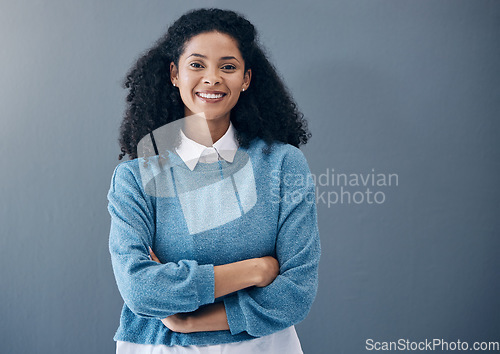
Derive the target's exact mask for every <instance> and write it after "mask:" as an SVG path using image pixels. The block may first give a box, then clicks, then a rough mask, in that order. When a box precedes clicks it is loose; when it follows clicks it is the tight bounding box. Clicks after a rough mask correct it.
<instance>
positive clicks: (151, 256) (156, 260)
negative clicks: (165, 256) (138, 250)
mask: <svg viewBox="0 0 500 354" xmlns="http://www.w3.org/2000/svg"><path fill="white" fill-rule="evenodd" d="M149 253H150V256H149V257H150V258H151V260H153V261H155V262H157V263H160V264H161V262H160V260H159V259H158V257H156V254H155V253H154V252H153V250H152V249H151V247H149Z"/></svg>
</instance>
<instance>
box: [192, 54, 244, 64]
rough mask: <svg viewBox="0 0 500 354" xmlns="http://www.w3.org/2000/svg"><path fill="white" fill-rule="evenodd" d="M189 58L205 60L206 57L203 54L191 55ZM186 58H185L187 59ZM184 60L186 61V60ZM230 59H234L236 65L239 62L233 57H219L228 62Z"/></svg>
mask: <svg viewBox="0 0 500 354" xmlns="http://www.w3.org/2000/svg"><path fill="white" fill-rule="evenodd" d="M189 57H199V58H203V59H207V57H206V55H203V54H198V53H193V54H191V55H190V56H189ZM189 57H187V58H189ZM187 58H186V59H187ZM230 59H234V60H236V61H237V62H238V63H239V62H240V61H239V60H238V59H236V58H235V57H233V56H227V57H220V60H230Z"/></svg>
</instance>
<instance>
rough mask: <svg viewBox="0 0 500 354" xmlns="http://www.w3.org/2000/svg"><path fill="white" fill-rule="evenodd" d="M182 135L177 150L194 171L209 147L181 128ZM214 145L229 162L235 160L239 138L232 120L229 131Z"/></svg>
mask: <svg viewBox="0 0 500 354" xmlns="http://www.w3.org/2000/svg"><path fill="white" fill-rule="evenodd" d="M180 135H181V143H180V145H179V147H177V148H176V149H175V151H176V152H177V154H178V155H179V156H180V158H181V159H182V161H184V163H185V164H186V166H187V167H189V169H190V170H191V171H192V170H194V168H195V167H196V165H197V164H198V161H199V159H200V156H201V154H202V153H203V151H204V150H205V149H207V147H206V146H205V145H202V144H199V143H197V142H196V141H194V140H192V139H189V138H188V137H187V136H186V135H185V134H184V132H183V131H182V129H180ZM213 147H214V148H215V150H216V151H217V153H218V154H219V156H220V157H221V158H223V159H224V160H226V161H227V162H233V160H234V155H236V150H238V140H237V139H236V130H235V129H234V127H233V123H231V121H229V128H228V129H227V131H226V132H225V133H224V135H223V136H222V137H221V138H220V139H219V140H217V141H216V142H215V143H214V144H213Z"/></svg>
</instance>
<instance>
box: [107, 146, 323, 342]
mask: <svg viewBox="0 0 500 354" xmlns="http://www.w3.org/2000/svg"><path fill="white" fill-rule="evenodd" d="M264 147H265V143H264V142H263V141H262V140H260V139H255V140H254V141H253V142H252V144H251V145H250V146H249V147H248V148H242V147H240V148H238V151H237V152H236V155H235V158H234V161H233V162H232V163H230V162H227V161H224V160H220V161H218V162H216V163H198V164H197V165H196V167H195V169H194V170H193V171H191V170H189V169H188V167H187V166H186V165H185V164H184V163H183V161H182V160H181V159H180V157H179V156H178V155H176V154H175V153H172V152H171V153H170V154H169V155H168V157H169V159H168V160H167V162H165V160H160V161H159V160H158V157H153V158H148V159H147V161H145V160H144V159H143V158H138V159H134V160H130V161H124V162H122V163H120V164H119V165H118V166H117V167H116V168H115V171H114V173H113V177H112V180H111V185H110V189H109V192H108V201H109V203H108V210H109V213H110V215H111V229H110V235H109V251H110V254H111V262H112V266H113V272H114V274H115V278H116V283H117V286H118V290H119V291H120V294H121V296H122V298H123V300H124V305H123V308H122V313H121V317H120V326H119V328H118V330H117V331H116V334H115V336H114V338H113V339H114V340H115V341H116V340H121V341H128V342H133V343H141V344H165V345H169V346H172V345H182V346H186V345H211V344H221V343H230V342H238V341H243V340H249V339H253V338H256V337H261V336H265V335H269V334H272V333H274V332H277V331H280V330H283V329H285V328H287V327H289V326H291V325H294V324H297V323H299V322H300V321H302V320H303V319H304V318H305V317H306V316H307V314H308V312H309V310H310V307H311V305H312V302H313V300H314V298H315V296H316V290H317V286H318V264H319V259H320V252H321V251H320V240H319V232H318V226H317V212H316V203H315V200H316V199H315V187H314V183H313V180H312V177H311V174H310V171H309V167H308V164H307V161H306V159H305V157H304V155H303V154H302V152H301V151H300V150H299V149H298V148H295V147H293V146H291V145H288V144H283V143H274V144H273V145H272V149H271V152H270V154H264V153H263V151H262V149H263V148H264ZM160 162H161V163H160ZM148 247H152V249H153V251H154V252H155V254H156V255H157V257H158V258H159V259H160V261H161V263H162V264H158V263H156V262H154V261H152V260H150V258H149V251H148ZM267 255H269V256H273V257H276V258H277V260H278V262H279V264H280V274H279V275H278V276H277V277H276V279H275V280H274V281H273V282H272V283H271V284H270V285H268V286H266V287H262V288H259V287H250V288H246V289H243V290H240V291H237V292H234V293H232V294H229V295H226V296H223V297H220V298H217V299H214V266H216V265H221V264H227V263H232V262H237V261H240V260H244V259H249V258H256V257H263V256H267ZM219 301H223V302H224V305H225V309H226V312H227V318H228V323H229V327H230V330H229V331H212V332H197V333H187V334H184V333H177V332H172V331H170V330H169V329H168V328H167V327H165V325H163V323H162V322H161V319H163V318H165V317H167V316H170V315H173V314H176V313H180V312H191V311H195V310H196V309H198V308H199V307H201V306H204V305H207V304H211V303H214V302H219Z"/></svg>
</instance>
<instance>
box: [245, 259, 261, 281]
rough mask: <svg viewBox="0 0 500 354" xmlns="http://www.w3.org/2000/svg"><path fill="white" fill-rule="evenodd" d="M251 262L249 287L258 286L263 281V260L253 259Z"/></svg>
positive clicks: (249, 260)
mask: <svg viewBox="0 0 500 354" xmlns="http://www.w3.org/2000/svg"><path fill="white" fill-rule="evenodd" d="M248 262H249V282H250V285H249V286H258V285H259V284H261V283H262V281H263V270H262V259H261V258H251V259H248Z"/></svg>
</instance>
